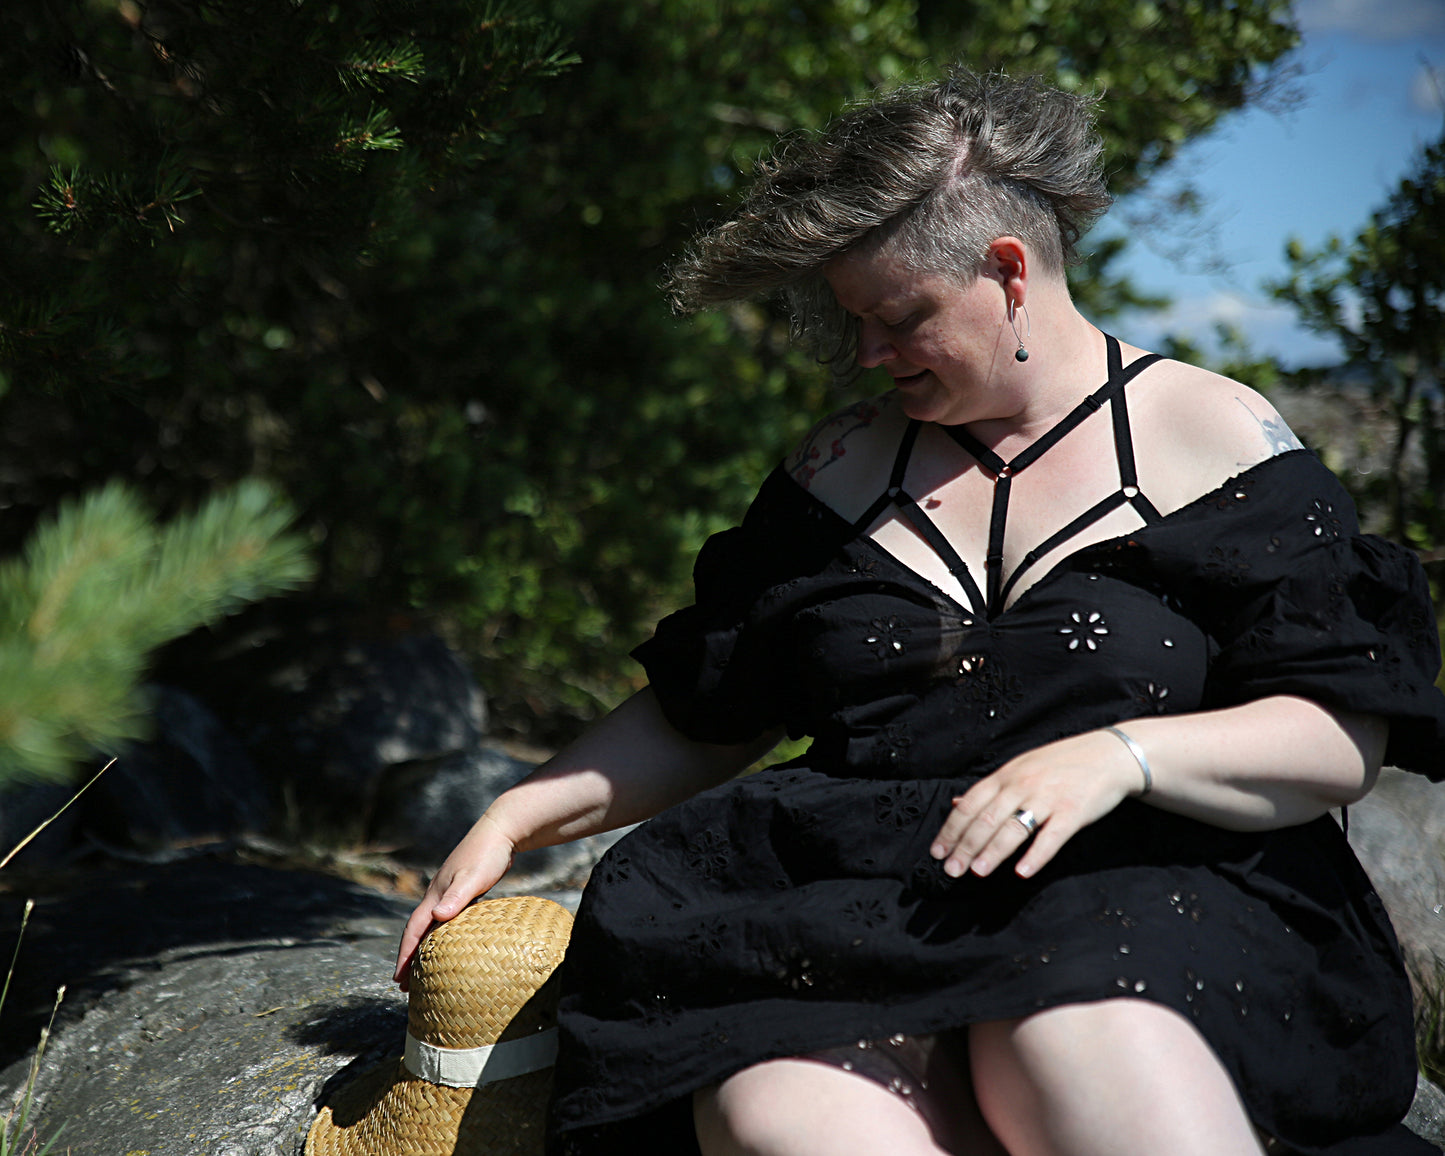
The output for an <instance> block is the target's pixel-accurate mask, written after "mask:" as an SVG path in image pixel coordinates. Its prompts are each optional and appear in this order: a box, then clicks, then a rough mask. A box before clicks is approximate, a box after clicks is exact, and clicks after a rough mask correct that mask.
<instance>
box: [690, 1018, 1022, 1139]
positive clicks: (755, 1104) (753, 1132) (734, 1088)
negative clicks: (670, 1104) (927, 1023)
mask: <svg viewBox="0 0 1445 1156" xmlns="http://www.w3.org/2000/svg"><path fill="white" fill-rule="evenodd" d="M960 1042H961V1041H960ZM966 1069H967V1064H966V1057H965V1056H964V1055H963V1054H962V1051H961V1049H959V1048H948V1047H940V1048H936V1049H934V1051H933V1053H932V1055H931V1056H930V1057H929V1061H928V1066H927V1087H926V1088H922V1087H920V1088H916V1089H914V1091H913V1096H914V1097H915V1098H916V1099H918V1100H920V1101H923V1102H921V1103H919V1104H917V1106H913V1105H911V1104H910V1103H909V1100H908V1099H907V1098H905V1097H904V1096H901V1095H899V1094H897V1092H895V1091H890V1090H889V1089H888V1088H887V1087H886V1086H885V1085H884V1084H882V1083H879V1082H877V1081H876V1080H874V1079H869V1078H867V1077H865V1076H862V1075H860V1074H859V1073H857V1072H855V1071H846V1070H844V1069H843V1068H842V1067H839V1066H836V1065H835V1064H832V1063H825V1062H820V1061H818V1060H815V1059H808V1058H803V1057H798V1058H790V1059H782V1060H770V1061H768V1062H766V1063H762V1064H756V1065H754V1066H753V1067H750V1068H745V1069H743V1070H742V1071H741V1072H737V1073H735V1074H734V1075H732V1076H730V1077H729V1078H728V1079H726V1080H724V1081H723V1082H722V1083H721V1084H718V1085H715V1086H713V1087H710V1088H704V1089H701V1090H700V1091H698V1092H697V1093H696V1094H695V1096H694V1098H693V1117H694V1119H695V1121H696V1124H697V1133H698V1142H699V1144H700V1146H701V1148H702V1152H703V1154H704V1156H849V1154H850V1153H857V1154H858V1156H864V1154H867V1156H876V1154H877V1153H880V1152H886V1153H888V1154H889V1156H1006V1153H1005V1151H1004V1149H1003V1148H1002V1146H1000V1145H999V1143H998V1141H997V1140H995V1139H994V1138H993V1135H992V1133H991V1132H990V1131H989V1129H988V1125H987V1124H985V1123H984V1121H983V1118H982V1116H981V1114H980V1113H979V1111H978V1106H977V1103H976V1101H975V1100H974V1095H973V1089H972V1087H971V1086H970V1084H969V1080H968V1075H967V1070H966Z"/></svg>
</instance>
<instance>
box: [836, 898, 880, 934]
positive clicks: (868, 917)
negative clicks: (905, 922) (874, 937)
mask: <svg viewBox="0 0 1445 1156" xmlns="http://www.w3.org/2000/svg"><path fill="white" fill-rule="evenodd" d="M843 918H844V919H846V920H847V921H848V922H849V923H861V924H862V925H863V926H864V927H866V928H868V930H870V931H871V930H873V928H875V927H881V926H883V924H885V923H887V922H888V908H887V907H886V906H884V904H883V901H882V900H880V899H850V900H849V901H848V902H847V903H846V904H844V906H843Z"/></svg>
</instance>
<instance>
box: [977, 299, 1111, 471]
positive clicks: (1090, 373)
mask: <svg viewBox="0 0 1445 1156" xmlns="http://www.w3.org/2000/svg"><path fill="white" fill-rule="evenodd" d="M1030 306H1031V307H1030V310H1029V313H1030V315H1031V320H1032V325H1031V330H1032V332H1031V334H1030V336H1029V338H1028V341H1027V345H1028V350H1029V359H1028V361H1026V362H1018V361H1014V360H1013V358H1012V353H1010V358H1009V363H1008V364H1007V365H1006V366H1005V367H1004V369H1003V374H1002V376H1003V377H1004V378H1005V381H1004V382H1003V384H1004V386H1005V392H1006V396H1008V398H1009V399H1010V400H1011V402H1012V406H1011V409H1010V411H1009V412H1008V413H1006V414H1004V415H1001V416H999V417H996V418H988V419H985V420H981V421H976V422H970V423H968V425H967V429H968V431H969V433H971V434H973V436H974V437H976V438H977V439H978V440H979V441H981V442H982V443H983V444H984V445H986V446H988V447H989V448H990V449H992V450H993V451H994V452H995V453H997V454H999V456H1001V457H1004V458H1008V457H1010V456H1012V455H1013V453H1016V452H1017V451H1018V450H1020V449H1022V448H1023V447H1024V446H1026V445H1028V444H1030V443H1031V442H1033V441H1035V440H1036V439H1037V438H1038V437H1040V436H1041V435H1042V434H1044V433H1046V432H1047V431H1048V430H1049V429H1051V428H1052V427H1053V426H1054V425H1055V424H1056V423H1057V422H1058V421H1059V420H1060V419H1061V418H1062V417H1064V415H1066V414H1067V413H1069V412H1070V411H1071V410H1072V409H1073V408H1074V407H1075V406H1077V405H1078V404H1079V402H1081V401H1083V400H1084V398H1085V397H1087V396H1088V395H1089V394H1091V393H1093V392H1094V391H1095V390H1096V389H1098V388H1099V386H1101V385H1102V384H1103V383H1104V381H1105V378H1106V377H1107V374H1108V355H1107V351H1106V349H1105V344H1104V335H1103V333H1102V332H1100V331H1099V330H1098V329H1096V328H1095V327H1094V326H1093V325H1092V324H1090V322H1089V321H1088V320H1087V319H1086V318H1085V317H1084V316H1083V314H1081V313H1080V312H1079V311H1078V310H1077V309H1076V308H1075V307H1074V303H1073V301H1072V300H1070V298H1069V295H1068V291H1067V290H1066V289H1064V288H1063V287H1062V286H1060V287H1059V289H1058V290H1056V291H1048V290H1046V291H1044V292H1036V293H1034V294H1031V296H1030Z"/></svg>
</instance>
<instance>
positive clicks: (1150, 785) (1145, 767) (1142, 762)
mask: <svg viewBox="0 0 1445 1156" xmlns="http://www.w3.org/2000/svg"><path fill="white" fill-rule="evenodd" d="M1104 729H1105V730H1106V731H1108V732H1109V733H1110V734H1111V735H1114V736H1115V737H1116V738H1118V740H1119V741H1120V742H1121V743H1123V744H1124V745H1125V746H1126V747H1128V748H1129V753H1130V754H1131V755H1133V756H1134V761H1135V762H1137V763H1138V764H1139V769H1140V770H1141V771H1143V772H1144V789H1143V790H1142V791H1140V792H1139V793H1138V794H1137V795H1135V796H1134V797H1135V798H1136V799H1142V798H1143V797H1144V796H1145V795H1147V794H1148V793H1149V792H1150V791H1152V790H1153V789H1154V772H1153V771H1151V770H1150V769H1149V760H1148V758H1147V757H1145V754H1144V748H1143V747H1141V746H1140V745H1139V744H1138V743H1136V742H1135V741H1134V740H1133V739H1131V738H1130V737H1129V736H1128V735H1126V734H1125V733H1124V732H1123V731H1121V730H1120V729H1119V728H1118V727H1105V728H1104Z"/></svg>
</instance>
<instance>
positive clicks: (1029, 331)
mask: <svg viewBox="0 0 1445 1156" xmlns="http://www.w3.org/2000/svg"><path fill="white" fill-rule="evenodd" d="M1015 309H1022V310H1023V311H1024V336H1025V337H1030V336H1032V335H1033V331H1034V326H1033V322H1032V321H1031V320H1030V319H1029V307H1028V306H1027V305H1015V303H1014V302H1012V301H1010V302H1009V303H1008V323H1009V328H1011V329H1012V330H1013V331H1014V340H1015V341H1017V342H1018V343H1019V347H1018V348H1017V349H1015V350H1014V360H1015V361H1027V360H1028V359H1029V351H1028V350H1027V349H1025V348H1024V339H1023V337H1020V336H1019V327H1018V322H1017V321H1016V320H1015V319H1014V311H1015Z"/></svg>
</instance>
